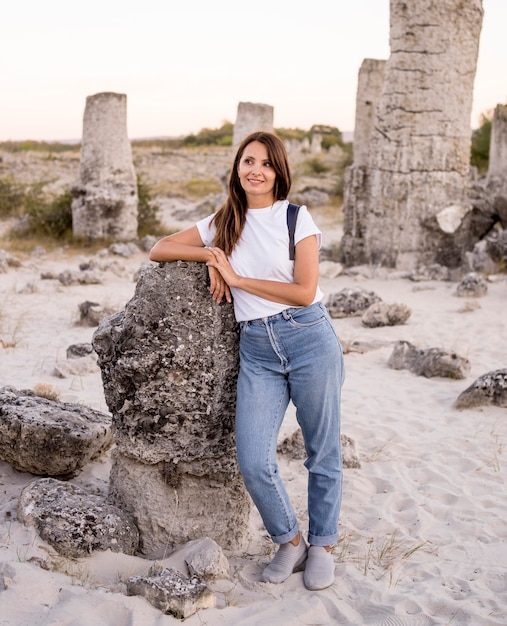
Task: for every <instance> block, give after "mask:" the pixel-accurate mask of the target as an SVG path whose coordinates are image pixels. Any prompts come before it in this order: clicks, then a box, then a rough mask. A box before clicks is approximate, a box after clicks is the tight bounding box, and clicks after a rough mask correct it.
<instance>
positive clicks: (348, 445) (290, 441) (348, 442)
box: [277, 428, 361, 468]
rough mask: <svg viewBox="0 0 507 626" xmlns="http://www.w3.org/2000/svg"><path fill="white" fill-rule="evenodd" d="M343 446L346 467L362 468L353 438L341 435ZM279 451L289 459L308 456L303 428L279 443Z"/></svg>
mask: <svg viewBox="0 0 507 626" xmlns="http://www.w3.org/2000/svg"><path fill="white" fill-rule="evenodd" d="M340 441H341V448H342V461H343V467H344V468H360V467H361V462H360V460H359V454H358V453H357V449H356V444H355V441H354V440H353V439H351V438H350V437H347V436H346V435H341V436H340ZM277 449H278V452H279V453H280V454H284V455H285V456H287V457H288V458H289V459H296V460H303V459H306V458H307V457H308V454H307V453H306V449H305V443H304V439H303V433H302V432H301V429H299V428H298V429H297V430H296V431H294V432H293V433H292V435H290V436H289V437H286V438H285V439H284V440H283V441H282V442H281V443H280V444H279V445H278V448H277Z"/></svg>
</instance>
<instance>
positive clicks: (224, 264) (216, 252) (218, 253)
mask: <svg viewBox="0 0 507 626" xmlns="http://www.w3.org/2000/svg"><path fill="white" fill-rule="evenodd" d="M208 250H209V251H210V252H211V253H212V254H213V257H214V258H213V259H211V260H209V261H207V262H206V265H207V266H208V267H214V268H216V269H217V270H218V271H219V272H220V275H221V276H222V278H223V279H224V280H225V282H226V283H227V285H229V286H232V287H234V286H235V283H237V281H238V278H239V276H238V275H237V274H236V272H235V271H234V270H233V269H232V265H231V264H230V263H229V259H228V258H227V257H226V256H225V252H224V251H223V250H221V249H220V248H208Z"/></svg>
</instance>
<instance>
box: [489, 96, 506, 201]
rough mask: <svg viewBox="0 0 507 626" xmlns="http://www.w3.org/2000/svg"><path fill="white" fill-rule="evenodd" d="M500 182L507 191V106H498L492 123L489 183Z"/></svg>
mask: <svg viewBox="0 0 507 626" xmlns="http://www.w3.org/2000/svg"><path fill="white" fill-rule="evenodd" d="M494 181H499V182H501V183H502V184H503V185H505V190H506V191H507V105H505V104H498V105H497V106H496V107H495V111H494V113H493V119H492V121H491V139H490V143H489V160H488V175H487V183H488V184H490V183H492V182H494Z"/></svg>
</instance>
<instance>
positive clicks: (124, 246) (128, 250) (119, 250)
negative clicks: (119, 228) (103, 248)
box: [108, 241, 140, 259]
mask: <svg viewBox="0 0 507 626" xmlns="http://www.w3.org/2000/svg"><path fill="white" fill-rule="evenodd" d="M108 251H109V252H110V253H111V254H117V255H118V256H121V257H124V258H125V259H128V258H130V257H133V256H135V255H136V254H139V252H140V248H139V246H138V245H137V244H136V243H134V242H132V241H130V242H128V243H113V244H111V245H110V246H109V248H108Z"/></svg>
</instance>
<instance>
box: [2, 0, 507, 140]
mask: <svg viewBox="0 0 507 626" xmlns="http://www.w3.org/2000/svg"><path fill="white" fill-rule="evenodd" d="M483 7H484V11H485V14H484V20H483V27H482V33H481V43H480V49H479V61H478V66H477V74H476V80H475V89H474V105H473V111H472V117H471V126H472V127H473V128H475V127H477V126H478V125H479V117H480V114H481V113H484V112H486V111H487V110H489V109H493V108H494V107H495V106H496V105H497V104H500V103H501V104H505V103H507V44H506V43H505V40H506V38H505V28H506V26H507V0H483ZM388 56H389V0H331V1H329V0H306V2H304V3H302V5H300V3H296V2H295V1H294V0H267V1H266V0H265V1H263V2H259V1H258V0H257V1H250V2H242V1H241V0H213V1H211V0H179V1H175V0H143V1H142V2H139V0H121V1H120V0H87V1H86V2H84V1H83V0H76V1H72V0H19V1H13V0H11V1H10V2H5V3H4V6H3V7H2V14H1V20H0V141H5V140H20V139H36V140H43V139H46V140H65V139H79V138H80V137H81V133H82V119H83V112H84V107H85V102H86V97H87V96H89V95H93V94H95V93H99V92H102V91H114V92H117V93H125V94H127V120H128V123H127V125H128V134H129V137H130V138H131V139H135V138H140V137H153V136H178V135H187V134H190V133H197V132H199V131H200V130H201V129H202V128H204V127H208V128H218V127H220V126H221V125H222V123H223V122H224V121H225V120H227V121H230V122H234V121H235V120H236V114H237V107H238V103H239V102H259V103H263V104H269V105H271V106H273V107H274V125H275V127H277V128H279V127H283V128H295V127H297V128H302V129H305V130H309V129H310V127H311V126H312V125H313V124H329V125H331V126H336V127H338V128H339V129H340V130H342V131H351V130H353V128H354V111H355V100H356V86H357V73H358V70H359V67H360V65H361V63H362V61H363V59H365V58H373V59H387V58H388Z"/></svg>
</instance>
